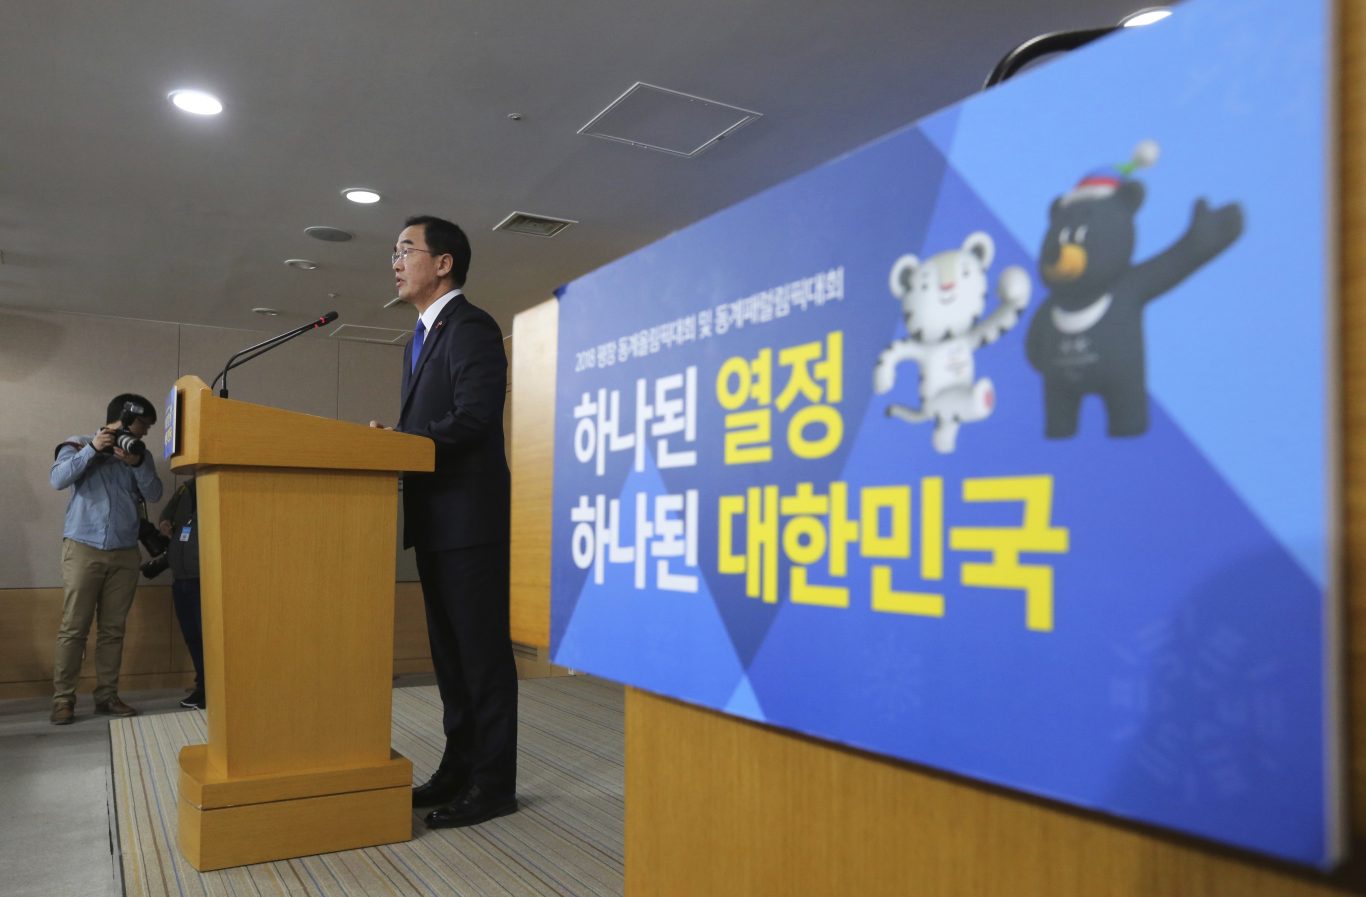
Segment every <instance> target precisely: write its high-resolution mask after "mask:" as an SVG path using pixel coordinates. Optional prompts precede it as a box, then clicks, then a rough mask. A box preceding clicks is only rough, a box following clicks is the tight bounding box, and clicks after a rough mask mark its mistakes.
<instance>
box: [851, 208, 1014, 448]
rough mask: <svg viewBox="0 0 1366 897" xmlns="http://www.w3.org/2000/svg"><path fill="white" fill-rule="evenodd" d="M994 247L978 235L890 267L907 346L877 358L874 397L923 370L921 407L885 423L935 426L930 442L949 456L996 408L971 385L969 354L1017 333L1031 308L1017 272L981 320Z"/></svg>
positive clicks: (1000, 286)
mask: <svg viewBox="0 0 1366 897" xmlns="http://www.w3.org/2000/svg"><path fill="white" fill-rule="evenodd" d="M995 254H996V244H995V243H993V242H992V240H991V237H990V236H989V235H987V234H986V233H984V232H983V231H977V232H975V233H972V234H969V235H968V238H967V239H966V240H964V241H963V246H962V248H961V249H952V250H949V251H948V252H941V253H938V254H937V255H934V256H932V257H931V258H929V259H928V260H927V261H925V262H921V261H920V259H918V258H916V257H915V256H913V255H903V256H902V257H901V258H899V259H897V260H896V264H894V265H893V266H892V273H891V277H890V278H889V281H890V285H891V288H892V295H893V296H896V297H897V299H899V300H900V301H901V313H902V317H903V318H904V319H905V323H906V334H907V336H906V338H905V339H900V340H897V341H896V342H894V343H892V344H891V345H890V346H888V347H887V348H886V349H884V350H882V352H881V353H880V354H879V355H878V358H877V367H876V368H874V370H873V390H874V391H875V392H876V393H878V394H879V395H882V394H883V393H886V392H887V391H888V390H890V389H891V388H892V386H893V384H894V383H895V382H896V366H897V365H899V364H901V362H903V361H906V360H911V361H914V362H915V363H916V364H918V365H919V366H920V407H919V408H911V407H908V406H906V405H901V404H895V403H894V404H891V405H889V406H887V415H888V416H889V417H895V418H899V419H901V420H904V421H907V422H908V423H920V422H922V421H927V420H933V421H934V435H933V436H932V437H931V442H932V444H933V445H934V448H935V450H936V451H938V452H941V453H945V454H947V453H949V452H952V451H953V450H954V447H955V446H956V445H957V442H958V428H959V425H960V424H962V423H966V422H968V421H977V420H982V419H983V418H985V417H987V416H988V415H990V414H991V412H992V409H993V408H994V407H995V404H996V392H995V389H994V387H993V386H992V384H991V380H990V379H989V378H986V377H983V378H982V379H981V380H977V379H976V376H977V375H976V367H975V365H974V363H973V357H972V356H973V352H975V351H976V350H977V349H978V348H979V347H981V346H983V345H985V344H986V343H991V342H995V341H996V339H997V338H999V337H1000V336H1001V334H1003V333H1005V332H1006V331H1007V330H1009V329H1010V328H1012V327H1014V326H1015V325H1016V324H1017V323H1019V320H1020V312H1022V311H1023V310H1024V308H1025V306H1027V305H1028V304H1029V293H1030V289H1031V284H1030V280H1029V275H1028V274H1027V273H1025V270H1024V269H1023V268H1021V267H1019V266H1018V265H1012V266H1010V267H1009V268H1007V269H1005V271H1003V272H1001V278H1000V280H999V281H998V282H997V284H996V292H997V295H998V296H999V298H1000V304H998V305H997V307H996V309H995V311H993V312H992V313H991V314H990V315H989V316H988V317H987V318H986V320H982V314H983V312H984V311H986V297H987V268H988V267H990V266H991V260H992V258H993V257H994V256H995Z"/></svg>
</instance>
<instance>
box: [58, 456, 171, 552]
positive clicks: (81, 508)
mask: <svg viewBox="0 0 1366 897" xmlns="http://www.w3.org/2000/svg"><path fill="white" fill-rule="evenodd" d="M90 443H91V437H89V436H72V437H71V438H70V439H68V440H66V442H63V443H62V444H61V445H60V446H59V447H58V448H57V459H56V460H55V461H53V462H52V475H51V477H50V479H51V481H52V488H54V489H65V488H67V487H68V486H70V487H71V500H70V501H68V502H67V505H66V525H65V526H64V527H63V529H62V535H63V536H65V537H66V538H68V539H71V540H73V541H76V542H80V543H81V544H83V545H89V546H90V547H91V548H100V549H103V550H105V551H109V550H113V549H118V548H136V547H137V544H138V520H139V517H138V495H141V496H142V497H143V498H144V499H146V500H147V501H151V502H154V501H159V500H160V499H161V478H160V477H158V476H157V468H156V463H155V462H154V461H153V460H152V453H151V452H150V451H149V452H144V453H143V456H142V463H141V464H139V465H138V466H137V467H129V466H128V465H127V464H125V463H123V462H122V461H120V460H119V459H118V458H115V457H114V456H113V455H102V454H100V453H99V452H97V451H95V449H94V448H93V447H92V446H91V445H90Z"/></svg>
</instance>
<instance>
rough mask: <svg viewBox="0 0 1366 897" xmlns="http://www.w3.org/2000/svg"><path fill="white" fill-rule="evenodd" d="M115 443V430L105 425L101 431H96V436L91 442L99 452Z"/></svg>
mask: <svg viewBox="0 0 1366 897" xmlns="http://www.w3.org/2000/svg"><path fill="white" fill-rule="evenodd" d="M113 444H114V431H113V430H111V429H109V428H108V427H105V428H104V429H103V430H100V432H98V433H96V434H95V438H94V439H93V440H91V442H90V445H91V447H92V448H94V449H95V451H97V452H102V451H104V450H105V449H107V448H109V446H111V445H113Z"/></svg>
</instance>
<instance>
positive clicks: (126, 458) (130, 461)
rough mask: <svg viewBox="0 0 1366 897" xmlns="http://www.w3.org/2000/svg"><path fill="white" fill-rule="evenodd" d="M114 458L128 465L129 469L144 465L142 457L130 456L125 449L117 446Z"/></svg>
mask: <svg viewBox="0 0 1366 897" xmlns="http://www.w3.org/2000/svg"><path fill="white" fill-rule="evenodd" d="M114 457H115V458H118V459H119V460H120V461H122V462H123V463H124V464H127V465H128V466H129V467H137V466H138V465H139V464H141V463H142V455H134V454H130V453H128V452H125V451H124V450H123V449H121V448H119V447H118V446H117V445H116V446H114Z"/></svg>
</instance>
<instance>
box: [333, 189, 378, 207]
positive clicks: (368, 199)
mask: <svg viewBox="0 0 1366 897" xmlns="http://www.w3.org/2000/svg"><path fill="white" fill-rule="evenodd" d="M342 196H345V197H346V198H347V199H349V200H351V201H352V202H358V203H361V204H362V205H369V204H370V203H372V202H379V194H378V193H376V192H375V191H374V190H371V189H370V188H369V187H347V188H346V189H345V190H343V191H342Z"/></svg>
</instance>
